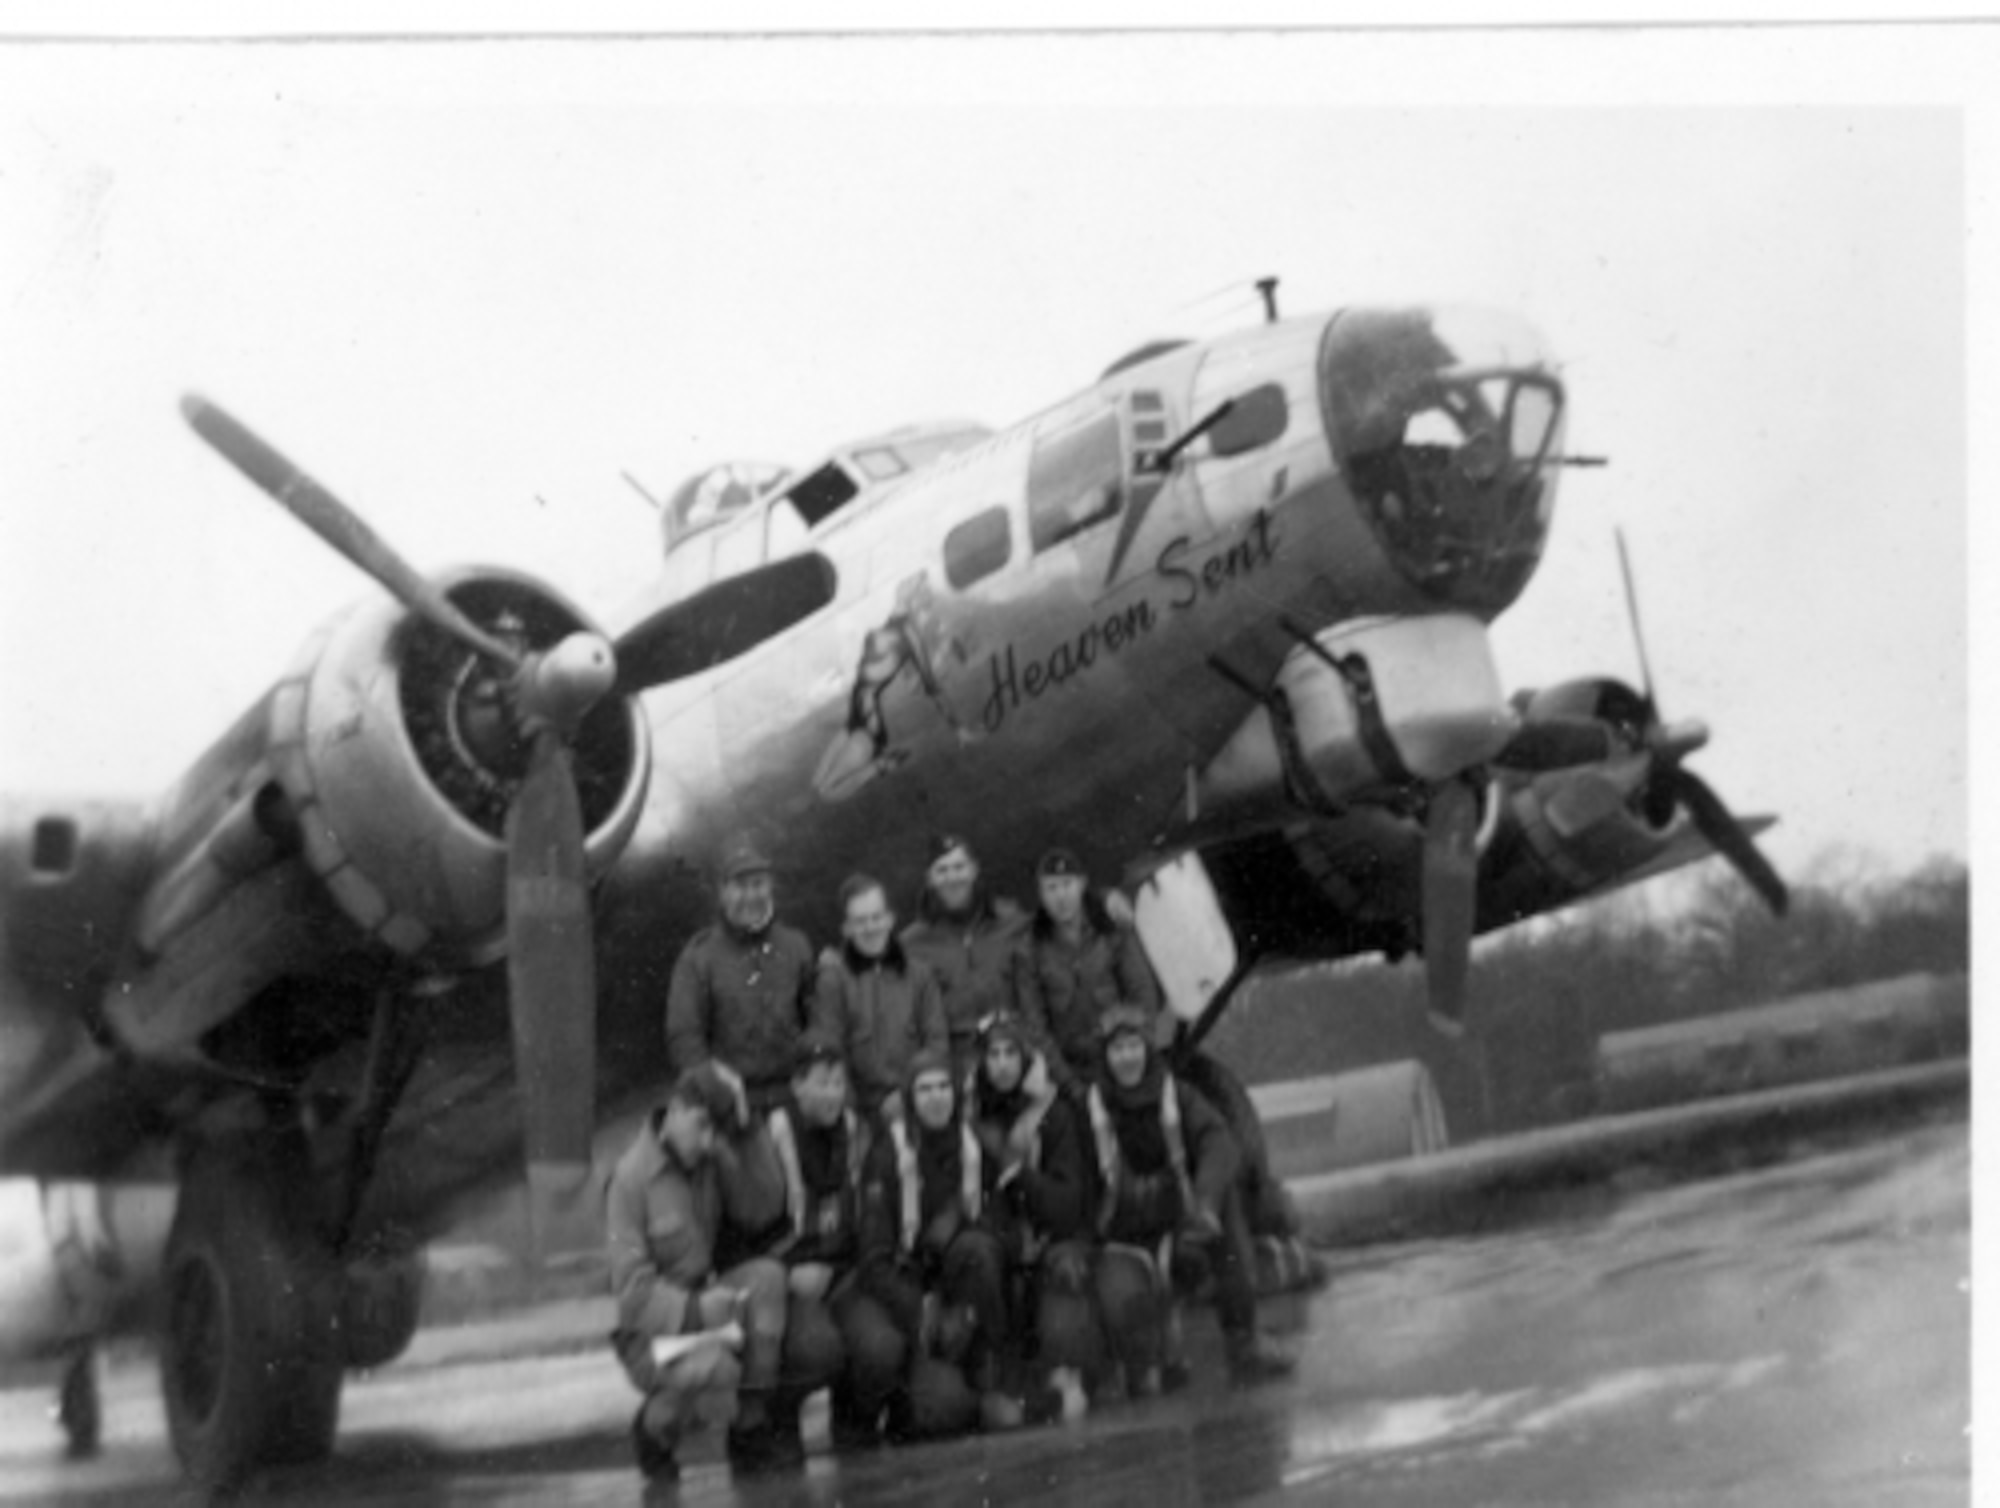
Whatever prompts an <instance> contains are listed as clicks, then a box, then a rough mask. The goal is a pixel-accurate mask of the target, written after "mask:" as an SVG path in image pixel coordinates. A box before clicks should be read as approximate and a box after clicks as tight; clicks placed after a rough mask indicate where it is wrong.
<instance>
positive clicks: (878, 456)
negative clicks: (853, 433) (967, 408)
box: [853, 424, 992, 483]
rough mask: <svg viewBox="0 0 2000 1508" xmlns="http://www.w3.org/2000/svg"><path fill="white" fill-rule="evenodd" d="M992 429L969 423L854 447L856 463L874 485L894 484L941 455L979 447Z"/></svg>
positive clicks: (898, 436)
mask: <svg viewBox="0 0 2000 1508" xmlns="http://www.w3.org/2000/svg"><path fill="white" fill-rule="evenodd" d="M991 433H992V431H991V430H987V429H983V428H981V427H980V426H979V425H976V424H969V425H965V426H962V427H960V428H955V429H942V430H932V431H928V432H919V433H915V434H908V435H897V436H895V437H893V438H890V439H885V440H877V441H871V442H870V443H868V444H865V445H857V446H855V447H854V452H853V461H854V465H855V467H856V468H857V469H858V470H859V471H860V472H861V474H862V475H863V476H865V477H867V478H868V480H869V481H870V482H871V483H874V482H887V481H893V480H894V479H895V478H897V477H902V476H908V475H909V474H910V473H911V472H913V471H921V470H923V469H924V467H926V466H928V465H930V464H931V462H933V461H935V460H937V459H938V458H939V457H941V456H948V455H950V454H951V453H952V452H953V451H955V450H964V449H965V448H966V447H967V446H969V445H977V444H978V443H979V442H980V441H981V440H984V439H985V438H986V437H987V436H988V435H989V434H991Z"/></svg>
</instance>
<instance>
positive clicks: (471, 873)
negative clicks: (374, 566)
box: [105, 569, 651, 1051]
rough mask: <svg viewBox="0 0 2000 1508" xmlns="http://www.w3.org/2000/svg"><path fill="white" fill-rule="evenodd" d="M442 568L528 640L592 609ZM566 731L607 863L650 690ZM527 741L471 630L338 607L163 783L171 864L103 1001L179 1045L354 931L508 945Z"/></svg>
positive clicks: (126, 1033)
mask: <svg viewBox="0 0 2000 1508" xmlns="http://www.w3.org/2000/svg"><path fill="white" fill-rule="evenodd" d="M439 585H440V587H441V588H442V589H443V590H444V591H445V593H446V594H447V595H448V596H449V597H450V598H451V600H452V601H453V603H454V604H455V605H456V606H457V607H458V608H459V609H460V610H461V611H463V612H464V613H465V614H466V615H467V616H468V617H470V618H471V619H472V620H473V621H474V622H476V623H478V624H480V625H481V626H483V627H485V628H486V629H487V630H488V631H489V632H492V633H494V634H495V635H497V636H499V637H501V638H503V639H508V640H510V641H512V642H516V643H518V644H520V645H522V646H524V647H525V648H528V649H545V648H548V647H549V646H551V645H554V644H557V643H559V642H561V641H562V640H563V639H564V638H566V637H568V636H569V635H570V634H572V633H575V632H578V631H580V630H587V629H590V628H591V625H590V624H589V622H588V621H587V620H586V619H585V618H584V617H583V615H582V614H581V613H580V612H578V611H577V610H576V609H575V608H574V607H572V606H571V605H570V604H569V603H567V602H566V601H564V600H563V599H562V598H560V597H558V596H556V595H555V594H554V593H552V592H551V591H550V590H549V589H548V588H547V587H545V586H543V585H541V584H539V583H538V582H536V581H534V580H533V579H532V578H530V577H528V576H525V575H521V574H518V573H515V572H511V571H503V570H494V569H483V570H478V571H472V570H464V571H459V572H455V573H448V574H446V575H444V576H443V577H441V578H439ZM569 746H570V752H571V756H572V762H573V767H574V770H575V774H576V784H577V793H578V799H579V803H580V806H581V810H582V816H583V826H584V832H585V863H586V866H587V870H588V872H589V874H590V876H591V878H592V879H593V880H595V879H597V878H599V877H601V876H602V875H603V874H604V872H605V871H606V870H608V869H609V868H610V866H611V865H612V863H613V862H615V861H616V859H617V858H618V856H619V854H620V853H621V852H622V851H623V850H624V847H625V844H626V842H627V841H628V840H629V839H630V837H631V835H632V832H633V829H634V828H635V827H636V826H637V824H638V820H639V814H640V811H641V809H642V807H643V805H644V799H645V791H646V782H647V778H648V776H649V774H650V764H651V761H650V758H649V748H650V741H649V735H648V731H647V727H646V722H645V718H644V717H643V715H642V714H641V711H640V708H639V706H638V704H637V702H636V700H634V699H630V698H621V697H607V698H606V699H605V700H604V701H602V702H600V703H599V704H598V705H597V706H595V707H593V708H592V709H591V710H590V712H589V713H588V714H587V715H586V716H585V717H584V719H583V721H582V724H581V726H580V727H579V728H578V730H577V732H576V734H575V736H574V737H573V738H572V739H571V740H570V744H569ZM527 755H528V750H527V747H526V745H525V743H523V742H521V741H519V740H515V739H512V738H511V737H510V736H508V735H507V733H506V730H505V723H504V719H503V718H501V717H500V716H499V711H498V707H497V704H496V702H495V699H494V697H493V694H492V676H491V673H490V667H488V666H487V665H486V664H485V663H484V662H483V661H481V660H480V659H478V658H477V657H476V656H475V655H473V654H472V652H471V651H469V650H467V649H466V648H464V647H463V646H462V645H461V644H459V643H458V641H457V640H456V639H454V638H452V637H451V636H450V635H447V634H445V633H444V632H442V631H441V630H439V629H437V628H435V627H434V626H432V625H431V624H430V623H429V622H427V621H425V620H424V619H422V618H419V617H416V616H414V615H413V614H411V613H409V612H407V611H405V610H404V609H403V608H402V607H400V606H399V605H397V604H396V603H394V602H392V601H389V600H387V599H382V600H377V601H373V602H368V603H364V604H362V605H361V606H359V607H357V608H355V609H353V610H352V611H350V612H348V613H346V614H345V615H343V616H341V617H339V618H337V619H335V620H334V621H332V622H331V623H329V624H327V625H326V626H325V627H323V628H322V629H321V630H320V631H319V632H318V633H317V634H315V635H314V636H313V637H312V638H311V639H310V640H308V641H307V643H306V645H305V646H304V648H303V649H302V651H301V652H300V654H299V656H298V658H297V659H296V661H295V662H294V664H293V666H292V668H291V670H290V671H289V672H288V673H287V674H286V676H285V677H284V679H282V680H281V681H279V683H278V684H277V685H276V686H274V687H273V688H272V689H271V690H270V691H269V692H267V693H266V694H265V696H264V697H263V698H262V699H261V700H260V701H259V702H258V703H257V705H256V706H254V707H252V708H251V709H250V711H249V712H248V713H246V714H245V715H244V716H243V717H242V718H241V719H239V720H238V722H237V724H236V726H235V727H234V728H232V729H231V730H230V731H229V732H228V733H227V734H225V735H224V736H223V738H222V739H221V740H219V741H218V742H217V743H216V745H215V746H214V747H213V748H211V749H210V750H209V751H208V753H207V754H205V755H204V756H203V757H202V759H201V760H200V761H199V762H198V763H197V764H196V765H195V767H194V768H193V769H192V770H191V771H189V773H188V775H187V776H186V777H185V778H184V779H183V780H182V781H181V782H180V783H179V785H178V786H176V787H175V789H174V790H173V791H171V792H169V794H168V796H167V797H166V800H165V802H164V804H163V807H162V809H161V812H160V816H159V839H158V842H159V850H158V851H159V871H158V872H159V873H160V875H161V878H160V879H159V880H157V881H156V882H155V883H154V884H153V885H152V886H151V887H150V888H149V889H148V891H147V893H146V895H145V896H144V897H143V899H142V901H141V903H140V908H139V914H138V922H137V926H136V928H135V936H136V939H137V947H136V948H135V950H134V953H133V956H132V957H130V958H129V959H128V960H127V961H126V963H125V965H124V967H123V968H122V970H121V973H120V977H119V979H118V980H117V981H116V982H115V983H114V985H113V988H112V989H111V990H110V991H109V992H107V996H106V1006H105V1011H106V1015H107V1017H108V1018H109V1019H110V1020H111V1021H112V1023H113V1025H114V1026H115V1027H116V1029H117V1030H118V1032H119V1034H120V1035H121V1037H123V1038H124V1039H125V1041H126V1042H127V1043H128V1044H130V1045H131V1046H133V1047H134V1048H137V1049H139V1050H142V1051H145V1050H153V1051H171V1050H174V1049H176V1048H179V1047H185V1046H186V1045H187V1044H189V1043H191V1042H193V1041H194V1040H195V1039H196V1038H197V1037H198V1036H199V1035H200V1034H201V1033H202V1032H203V1031H205V1030H207V1028H208V1027H210V1026H212V1025H214V1024H215V1023H216V1022H217V1021H219V1020H221V1019H223V1018H224V1017H226V1016H227V1015H229V1014H230V1013H231V1012H233V1011H234V1010H235V1009H236V1008H237V1007H238V1006H239V1005H241V1004H242V1003H243V1001H245V1000H246V999H248V998H250V996H251V995H253V994H254V993H255V992H256V991H258V990H260V989H262V988H263V987H264V986H265V985H267V984H269V983H270V982H271V981H272V980H274V979H276V978H279V977H282V976H284V975H286V974H289V973H296V972H301V971H304V970H307V969H310V968H314V967H318V966H320V965H322V964H324V963H325V961H326V959H327V957H328V955H329V954H330V953H332V952H337V951H340V950H344V949H352V948H353V947H355V946H357V944H358V945H360V946H364V947H366V946H369V945H371V944H372V945H374V946H377V947H379V948H380V949H383V950H386V951H387V953H388V954H391V955H395V956H401V957H414V956H416V955H418V954H423V955H425V956H426V957H427V958H428V959H430V960H432V961H434V962H436V963H437V964H438V966H440V967H443V968H458V967H466V966H472V965H478V964H483V963H487V962H490V961H492V960H493V959H495V958H497V957H498V956H499V955H500V953H501V951H502V950H503V948H504V945H505V914H506V862H507V861H506V814H507V809H508V806H509V804H510V802H511V799H512V796H513V793H514V791H515V790H516V789H517V787H518V783H519V782H520V780H521V779H522V778H523V777H524V776H525V774H526V768H527ZM329 912H331V913H334V914H333V915H329V914H328V913H329ZM342 918H344V919H345V921H346V922H348V923H351V924H352V929H358V931H359V934H360V939H357V938H356V937H355V936H354V935H353V931H352V930H351V929H349V928H343V927H342V926H340V924H339V923H340V919H342Z"/></svg>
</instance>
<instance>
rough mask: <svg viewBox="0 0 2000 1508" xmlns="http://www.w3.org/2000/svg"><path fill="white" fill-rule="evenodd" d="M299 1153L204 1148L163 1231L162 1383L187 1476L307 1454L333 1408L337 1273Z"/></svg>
mask: <svg viewBox="0 0 2000 1508" xmlns="http://www.w3.org/2000/svg"><path fill="white" fill-rule="evenodd" d="M305 1172H306V1170H305V1169H304V1167H303V1165H302V1159H300V1158H298V1157H296V1156H290V1155H271V1154H262V1155H260V1154H258V1153H254V1152H253V1153H245V1152H242V1151H220V1150H211V1151H205V1152H204V1153H202V1154H201V1155H200V1156H198V1157H197V1158H196V1159H195V1161H194V1162H193V1164H192V1165H191V1166H190V1168H189V1171H188V1175H187V1178H186V1180H185V1182H184V1183H183V1186H182V1192H181V1200H180V1207H179V1209H178V1211H177V1212H176V1214H175V1217H174V1226H173V1231H172V1233H171V1234H170V1235H169V1237H168V1239H167V1254H166V1263H165V1271H164V1274H163V1277H164V1281H163V1283H162V1294H163V1298H164V1305H163V1314H162V1323H163V1334H162V1336H161V1346H160V1378H161V1388H162V1391H163V1393H164V1395H165V1402H166V1413H167V1429H168V1433H169V1435H170V1436H171V1437H172V1439H173V1444H174V1451H175V1453H176V1454H177V1455H178V1456H179V1457H180V1460H181V1464H182V1466H183V1467H184V1468H185V1470H186V1471H187V1474H188V1475H189V1477H190V1478H192V1479H193V1480H194V1481H196V1482H197V1483H200V1484H203V1485H205V1486H210V1487H229V1486H233V1485H235V1484H236V1483H238V1482H240V1481H241V1480H242V1479H243V1478H244V1477H245V1476H247V1475H248V1474H249V1473H250V1472H251V1471H253V1470H254V1469H255V1468H257V1467H258V1466H262V1465H270V1464H278V1463H286V1462H297V1461H310V1460H318V1459H320V1458H322V1457H324V1456H325V1455H327V1453H328V1452H329V1451H331V1449H332V1448H333V1437H334V1430H335V1427H336V1425H337V1424H338V1421H339V1415H340V1383H341V1366H340V1363H341V1352H340V1346H339V1337H338V1332H337V1328H336V1316H337V1314H338V1312H339V1303H340V1292H341V1274H340V1268H339V1266H338V1264H337V1263H336V1262H335V1261H334V1259H333V1255H332V1253H331V1251H330V1250H329V1249H328V1248H327V1246H326V1244H325V1242H324V1241H323V1240H322V1239H321V1237H320V1235H319V1233H318V1230H317V1228H316V1225H315V1222H314V1220H313V1219H312V1218H311V1212H310V1210H309V1209H308V1208H307V1207H306V1205H305V1201H304V1199H303V1197H302V1195H301V1191H302V1190H305V1189H308V1188H310V1187H311V1184H310V1180H309V1179H308V1178H307V1177H306V1176H305Z"/></svg>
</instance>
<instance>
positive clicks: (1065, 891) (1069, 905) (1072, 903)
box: [1041, 874, 1083, 926]
mask: <svg viewBox="0 0 2000 1508" xmlns="http://www.w3.org/2000/svg"><path fill="white" fill-rule="evenodd" d="M1041 887H1042V909H1043V910H1044V911H1046V912H1048V914H1049V920H1051V921H1053V922H1055V923H1056V924H1057V925H1058V926H1068V925H1069V924H1070V923H1071V922H1073V921H1075V920H1076V919H1077V918H1078V917H1079V916H1081V915H1083V876H1082V875H1080V874H1045V875H1043V876H1042V878H1041Z"/></svg>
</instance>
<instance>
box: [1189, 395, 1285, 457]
mask: <svg viewBox="0 0 2000 1508" xmlns="http://www.w3.org/2000/svg"><path fill="white" fill-rule="evenodd" d="M1290 417H1291V404H1290V403H1288V402H1287V401H1286V399H1285V390H1284V389H1283V388H1282V387H1280V386H1278V384H1277V383H1275V382H1267V383H1265V384H1264V385H1263V386H1262V387H1253V388H1252V389H1250V391H1249V392H1247V393H1245V394H1243V395H1242V396H1241V397H1239V398H1238V399H1237V400H1236V402H1235V404H1234V405H1233V406H1232V407H1231V408H1230V410H1229V412H1228V413H1226V414H1224V415H1223V416H1222V417H1221V418H1220V419H1219V420H1217V421H1216V425H1215V428H1213V429H1211V430H1210V431H1209V432H1208V448H1209V451H1210V453H1211V454H1214V455H1218V456H1240V455H1242V454H1243V453H1244V452H1245V451H1246V450H1255V449H1257V448H1258V447H1259V446H1262V445H1269V444H1270V443H1271V442H1272V441H1273V440H1275V439H1277V438H1278V436H1280V435H1282V434H1283V433H1284V432H1285V422H1286V421H1287V420H1288V419H1289V418H1290Z"/></svg>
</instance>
